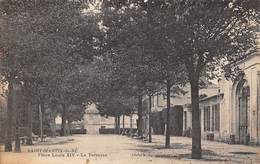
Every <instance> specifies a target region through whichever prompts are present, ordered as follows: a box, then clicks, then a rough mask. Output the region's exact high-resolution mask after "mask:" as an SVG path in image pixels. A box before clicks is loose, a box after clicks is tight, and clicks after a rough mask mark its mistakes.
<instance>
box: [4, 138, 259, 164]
mask: <svg viewBox="0 0 260 164" xmlns="http://www.w3.org/2000/svg"><path fill="white" fill-rule="evenodd" d="M171 142H172V145H171V148H170V149H164V136H159V135H158V136H157V135H156V136H153V143H144V142H143V141H141V140H137V139H133V138H129V137H126V136H118V135H75V136H69V137H57V138H52V139H50V138H49V139H47V141H46V142H42V143H36V144H35V145H33V146H22V152H21V153H4V152H3V151H2V149H3V146H2V147H1V152H0V164H128V163H130V164H139V163H140V164H145V163H147V164H153V163H154V164H155V163H156V164H159V163H164V164H178V163H188V164H190V163H191V164H193V163H197V164H201V163H216V164H218V163H228V164H229V163H234V164H235V163H243V164H244V163H245V164H246V163H248V164H251V163H260V147H256V146H244V145H228V144H225V143H219V142H212V141H202V148H203V159H202V160H194V159H191V158H190V153H191V138H185V137H171Z"/></svg>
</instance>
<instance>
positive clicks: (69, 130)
mask: <svg viewBox="0 0 260 164" xmlns="http://www.w3.org/2000/svg"><path fill="white" fill-rule="evenodd" d="M71 123H72V121H71V120H68V131H67V134H69V135H72V133H71Z"/></svg>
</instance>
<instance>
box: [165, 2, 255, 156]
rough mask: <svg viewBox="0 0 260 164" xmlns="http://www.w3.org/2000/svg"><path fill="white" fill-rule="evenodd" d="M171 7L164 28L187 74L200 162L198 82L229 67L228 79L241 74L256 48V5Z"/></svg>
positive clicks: (175, 4)
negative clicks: (241, 63) (242, 64)
mask: <svg viewBox="0 0 260 164" xmlns="http://www.w3.org/2000/svg"><path fill="white" fill-rule="evenodd" d="M169 4H170V5H169V6H168V8H167V9H166V12H165V13H166V15H167V16H166V17H165V20H164V23H163V24H165V27H166V28H165V30H166V31H167V32H166V36H167V37H168V41H169V42H171V43H172V46H173V47H174V48H175V49H176V52H177V53H176V54H177V55H178V57H177V58H176V59H177V60H179V61H181V62H182V63H183V64H184V65H185V67H186V70H187V74H188V78H189V83H190V85H191V97H192V98H191V100H192V158H201V126H200V119H199V118H200V116H199V114H200V111H199V78H200V77H201V76H205V74H203V72H204V73H205V72H206V73H208V74H207V75H208V77H209V78H212V77H214V76H216V72H217V71H218V69H219V68H221V67H222V66H223V65H226V64H228V63H232V67H229V68H231V69H229V71H226V70H228V69H225V71H226V73H227V74H226V75H229V76H230V75H234V74H235V73H239V72H238V71H235V72H234V70H239V69H236V68H237V66H236V64H235V63H236V62H237V61H239V60H241V59H244V58H246V57H247V56H248V55H250V53H251V52H252V51H251V50H253V49H252V48H253V47H254V37H255V35H254V30H253V28H252V25H254V23H253V22H254V21H255V20H256V18H257V16H259V11H258V10H257V8H256V5H255V4H257V1H254V0H241V1H229V0H226V1H216V0H210V1H203V0H201V1H195V0H194V1H193V0H192V1H181V0H177V1H173V2H171V3H169ZM229 66H231V65H229ZM230 70H232V71H233V72H230Z"/></svg>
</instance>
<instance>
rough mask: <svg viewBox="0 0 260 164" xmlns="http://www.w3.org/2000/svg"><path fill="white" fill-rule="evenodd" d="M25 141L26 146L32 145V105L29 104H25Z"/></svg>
mask: <svg viewBox="0 0 260 164" xmlns="http://www.w3.org/2000/svg"><path fill="white" fill-rule="evenodd" d="M27 117H28V120H27V126H28V129H27V140H26V145H33V142H32V105H31V103H30V102H27Z"/></svg>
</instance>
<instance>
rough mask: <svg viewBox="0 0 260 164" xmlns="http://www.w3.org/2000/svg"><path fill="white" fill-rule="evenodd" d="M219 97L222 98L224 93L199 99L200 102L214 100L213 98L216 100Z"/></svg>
mask: <svg viewBox="0 0 260 164" xmlns="http://www.w3.org/2000/svg"><path fill="white" fill-rule="evenodd" d="M219 96H221V97H223V96H224V93H220V94H217V95H213V96H210V97H205V98H203V99H201V100H200V102H202V101H207V100H210V99H214V98H218V97H219Z"/></svg>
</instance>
